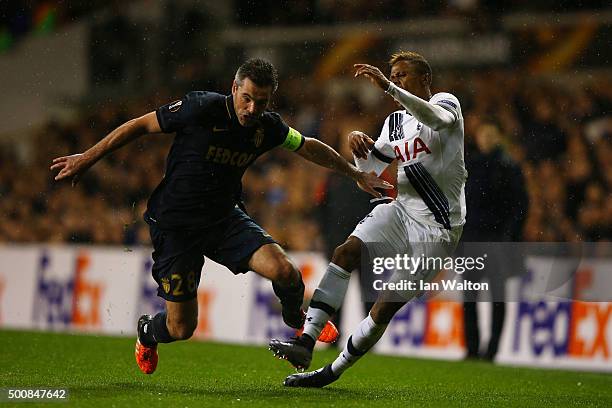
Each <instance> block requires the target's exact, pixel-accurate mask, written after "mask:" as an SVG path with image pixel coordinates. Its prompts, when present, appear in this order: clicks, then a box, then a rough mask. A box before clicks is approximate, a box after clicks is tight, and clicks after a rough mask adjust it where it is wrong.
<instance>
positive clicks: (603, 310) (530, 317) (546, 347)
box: [513, 270, 612, 359]
mask: <svg viewBox="0 0 612 408" xmlns="http://www.w3.org/2000/svg"><path fill="white" fill-rule="evenodd" d="M591 273H592V271H589V270H581V271H578V272H577V273H576V276H575V278H574V294H575V295H576V294H577V293H576V290H577V289H580V288H581V287H582V289H584V288H585V287H586V286H584V283H585V282H590V279H589V274H591ZM532 279H533V272H532V271H529V273H528V274H527V275H526V277H525V278H524V279H523V281H522V282H521V289H520V291H521V292H520V299H521V300H520V303H519V306H518V316H517V319H516V323H515V331H514V339H513V351H514V352H520V351H521V350H522V349H523V347H527V349H528V350H529V351H530V352H531V353H532V354H534V355H536V356H540V355H542V354H543V353H545V352H546V351H550V352H552V354H553V355H554V356H555V357H559V356H571V357H580V358H584V357H596V356H601V357H603V358H605V359H608V358H609V357H610V337H611V336H612V303H606V302H580V301H560V302H544V301H528V300H526V299H525V293H526V291H527V288H528V285H529V283H530V282H531V281H532ZM581 285H582V286H581ZM525 339H526V341H525Z"/></svg>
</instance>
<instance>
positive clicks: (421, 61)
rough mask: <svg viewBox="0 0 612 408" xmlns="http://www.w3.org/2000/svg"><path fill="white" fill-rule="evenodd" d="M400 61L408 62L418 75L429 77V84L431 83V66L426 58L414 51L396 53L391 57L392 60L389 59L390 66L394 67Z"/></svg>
mask: <svg viewBox="0 0 612 408" xmlns="http://www.w3.org/2000/svg"><path fill="white" fill-rule="evenodd" d="M400 61H406V62H408V63H409V64H410V65H412V66H413V67H414V69H415V70H416V72H417V74H419V75H427V76H429V82H431V78H432V72H431V66H430V65H429V62H427V60H426V59H425V57H423V56H422V55H421V54H418V53H416V52H413V51H399V52H396V53H395V54H393V55H391V58H390V59H389V65H390V66H393V65H394V64H396V63H398V62H400Z"/></svg>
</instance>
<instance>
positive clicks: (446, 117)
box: [354, 64, 456, 130]
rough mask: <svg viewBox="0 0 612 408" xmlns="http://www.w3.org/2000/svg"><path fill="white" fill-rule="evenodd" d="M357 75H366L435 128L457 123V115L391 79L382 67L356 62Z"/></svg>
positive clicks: (418, 117) (418, 118) (419, 119)
mask: <svg viewBox="0 0 612 408" xmlns="http://www.w3.org/2000/svg"><path fill="white" fill-rule="evenodd" d="M354 67H355V68H356V71H355V77H359V76H364V77H366V78H368V79H369V80H370V81H372V83H374V84H375V85H377V86H379V87H380V88H381V89H382V90H383V91H385V92H387V93H388V94H389V95H391V96H392V97H393V99H395V100H396V101H398V102H399V103H400V104H401V105H402V106H403V107H404V108H406V110H407V111H408V112H410V113H411V114H412V115H413V116H414V117H415V118H417V120H418V121H419V122H421V123H423V124H424V125H426V126H428V127H430V128H432V129H433V130H440V129H444V128H447V127H449V126H451V125H453V123H455V120H456V119H455V116H454V115H453V114H452V113H450V112H449V111H447V110H446V109H444V108H443V107H441V106H439V105H436V104H433V103H430V102H428V101H425V100H423V99H421V98H419V97H418V96H416V95H413V94H412V93H410V92H408V91H406V90H405V89H402V88H400V87H399V86H397V85H395V84H394V83H393V82H391V81H389V79H387V77H386V76H385V75H384V74H383V73H382V72H381V71H380V69H378V68H376V67H374V66H372V65H368V64H355V65H354Z"/></svg>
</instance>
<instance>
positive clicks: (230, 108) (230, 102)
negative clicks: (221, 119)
mask: <svg viewBox="0 0 612 408" xmlns="http://www.w3.org/2000/svg"><path fill="white" fill-rule="evenodd" d="M225 109H226V112H227V118H228V119H229V121H230V123H231V124H232V126H238V127H241V125H240V122H238V117H237V116H236V111H235V110H234V97H233V96H232V95H227V96H226V97H225Z"/></svg>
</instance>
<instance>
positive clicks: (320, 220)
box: [0, 71, 612, 250]
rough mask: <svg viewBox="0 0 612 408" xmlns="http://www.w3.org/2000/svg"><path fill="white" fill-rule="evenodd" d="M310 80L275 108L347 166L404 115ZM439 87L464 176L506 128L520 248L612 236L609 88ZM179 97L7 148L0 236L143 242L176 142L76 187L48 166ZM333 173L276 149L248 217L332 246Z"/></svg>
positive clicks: (250, 195)
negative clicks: (491, 127) (523, 199)
mask: <svg viewBox="0 0 612 408" xmlns="http://www.w3.org/2000/svg"><path fill="white" fill-rule="evenodd" d="M228 76H230V78H231V73H230V72H228ZM308 80H309V79H308V78H290V77H289V76H288V73H286V72H284V73H283V72H281V83H280V88H279V91H278V93H277V94H276V95H275V97H274V107H273V108H274V109H275V110H277V111H278V112H280V113H281V114H282V115H283V117H284V119H285V120H286V121H287V123H288V124H290V125H291V126H293V127H295V128H297V129H299V130H301V131H302V132H303V133H304V134H305V135H308V136H314V137H318V138H320V139H322V140H324V141H325V142H326V143H328V144H330V145H331V146H333V147H334V148H335V149H337V150H338V151H340V152H341V153H342V154H343V155H344V156H345V157H346V158H347V159H349V160H351V155H350V152H349V151H348V147H347V143H346V136H347V134H348V132H349V131H351V130H362V131H364V132H366V133H368V134H369V135H371V136H372V137H374V138H376V137H377V135H378V133H379V131H380V128H381V125H382V123H383V121H384V119H385V117H386V115H388V114H389V113H390V112H391V111H393V110H395V109H396V108H397V107H396V106H395V105H394V104H393V102H392V101H391V100H390V98H388V97H386V96H384V95H383V94H382V92H381V93H380V94H381V95H380V100H379V101H378V103H376V104H374V105H371V106H364V105H363V104H362V102H361V99H360V98H359V95H358V94H351V93H348V94H345V95H344V96H342V97H330V96H329V95H328V94H326V93H325V92H323V90H322V89H312V88H311V89H308V91H307V92H306V91H305V88H304V87H303V86H302V85H303V84H304V83H305V82H306V83H307V82H308ZM356 82H357V81H356ZM436 90H445V91H451V92H453V93H454V94H456V95H457V96H458V98H459V100H460V101H461V103H462V108H463V112H464V116H465V133H466V161H467V164H468V172H469V166H470V157H471V156H472V155H474V154H476V153H475V148H474V142H473V137H474V135H475V134H476V133H477V132H478V131H479V127H480V126H481V124H482V122H483V121H487V120H495V121H496V122H497V123H499V125H500V128H501V130H502V145H503V147H504V149H505V150H506V151H507V152H508V153H509V154H510V155H511V156H512V157H513V158H514V159H515V160H516V161H518V162H519V163H520V165H521V167H522V170H523V173H524V177H525V183H526V187H527V190H528V193H529V198H530V200H529V201H530V206H529V212H528V216H527V222H526V226H525V230H524V237H523V239H524V240H526V241H546V242H550V241H570V242H571V241H600V240H609V239H611V238H612V161H611V160H610V158H612V117H611V116H610V114H609V113H610V112H611V111H612V110H611V107H612V83H601V82H593V83H591V84H589V85H588V86H587V87H579V88H577V87H572V86H571V84H566V86H562V85H561V84H559V83H555V85H554V86H553V85H552V83H550V82H549V81H547V80H542V81H537V80H535V81H534V80H528V79H527V78H525V77H522V76H521V75H520V73H519V72H516V71H483V72H478V73H472V74H470V75H469V76H467V77H464V76H461V77H459V76H457V77H455V76H454V75H453V74H452V73H451V72H448V73H445V74H442V73H441V74H439V75H438V76H437V77H434V92H435V91H436ZM184 91H185V92H187V91H189V90H188V89H185V90H184ZM216 91H218V92H224V93H225V92H229V89H227V90H226V89H217V90H216ZM177 97H180V95H178V94H174V95H171V94H153V95H149V96H142V97H141V98H135V99H130V100H117V101H112V102H107V103H105V104H102V105H101V106H98V107H97V108H96V109H95V110H86V111H83V112H82V113H81V115H80V118H79V120H77V121H73V122H67V123H59V122H54V123H49V124H48V126H46V127H45V128H44V129H43V130H41V131H40V132H39V133H38V134H37V135H36V136H35V138H34V143H32V144H31V145H30V146H29V149H30V150H29V151H28V152H27V154H25V155H24V154H23V152H21V155H20V154H19V152H18V151H17V149H16V148H15V147H16V146H13V145H4V146H3V147H2V150H1V151H0V197H1V199H0V213H1V214H2V215H3V222H2V223H1V224H0V240H1V241H9V242H39V241H47V242H72V243H97V244H112V245H118V244H122V245H127V246H129V245H148V244H149V237H148V229H147V228H146V225H145V224H144V223H143V221H142V213H143V211H144V208H145V205H146V200H147V198H148V196H149V194H150V193H151V192H152V191H153V189H154V188H155V186H156V185H157V183H158V182H159V181H160V179H161V178H162V176H163V172H164V164H165V157H166V154H167V152H168V149H169V146H170V145H171V143H172V138H173V136H172V135H163V134H161V135H148V136H145V137H142V138H141V139H139V140H138V141H137V142H135V143H133V144H131V145H128V146H126V147H124V148H122V149H120V150H118V151H116V152H115V153H114V154H113V155H112V156H109V157H108V158H105V159H103V160H102V161H100V162H98V163H97V164H96V165H95V166H94V167H92V168H91V169H90V171H89V173H88V174H87V175H86V176H85V177H84V178H83V179H82V180H81V182H80V183H79V184H78V185H77V187H75V188H73V187H71V186H70V184H69V183H55V182H54V181H53V174H52V173H51V172H50V171H49V165H50V163H51V160H52V158H54V157H57V156H61V155H67V154H72V153H77V152H82V151H84V150H85V149H87V148H88V147H90V146H91V145H93V144H94V143H96V141H97V140H99V139H100V138H102V137H103V136H104V135H105V134H106V133H107V132H109V131H110V130H112V129H113V128H115V127H116V126H118V125H120V124H121V123H123V122H124V121H126V120H128V119H130V118H132V117H135V116H138V115H141V114H144V113H146V112H148V111H150V110H153V109H154V108H155V107H157V106H160V105H162V104H165V103H167V102H169V101H171V100H174V99H177ZM24 156H25V157H28V160H25V161H24V160H23V157H24ZM329 177H330V174H329V172H328V171H327V170H324V169H322V168H320V167H317V166H315V165H312V164H310V163H307V162H306V161H304V160H302V159H301V158H300V157H298V156H297V155H295V154H293V153H290V152H285V151H283V150H282V149H276V150H274V151H272V152H269V153H267V154H266V155H265V156H263V157H261V158H260V159H259V160H258V161H257V162H256V163H255V165H253V166H252V167H251V168H250V169H249V171H248V172H247V174H246V175H245V178H244V180H243V184H244V195H245V201H246V205H247V209H248V210H249V213H250V214H251V215H252V216H253V217H254V218H255V219H256V220H257V221H258V222H259V223H261V224H262V225H263V226H264V228H266V229H267V230H268V232H269V233H270V234H271V235H272V236H273V237H275V239H277V240H278V241H279V242H280V243H282V244H283V245H284V246H285V247H286V248H288V249H291V250H322V249H323V248H325V247H326V246H327V245H335V244H337V242H336V243H331V244H330V243H328V242H326V236H327V234H325V233H324V231H326V230H329V229H333V225H329V224H330V221H329V220H328V219H325V217H323V216H322V214H324V212H325V211H326V208H325V206H326V200H325V197H326V193H328V192H329V191H328V190H329V186H328V180H329ZM357 194H358V195H357V196H356V197H358V198H355V197H352V198H350V197H349V198H347V200H346V201H345V202H344V203H342V201H341V200H340V201H338V200H336V204H335V205H344V206H346V207H348V206H356V205H361V206H363V203H367V201H368V197H367V195H365V194H361V195H359V193H357ZM355 200H361V201H362V203H358V202H356V201H355ZM366 205H367V204H366ZM468 217H469V208H468ZM336 239H338V238H336Z"/></svg>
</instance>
